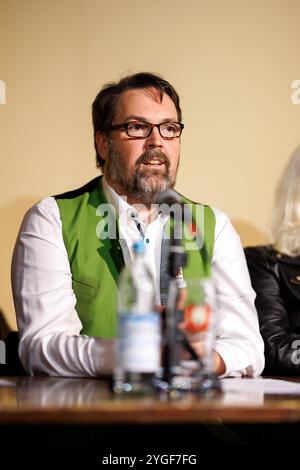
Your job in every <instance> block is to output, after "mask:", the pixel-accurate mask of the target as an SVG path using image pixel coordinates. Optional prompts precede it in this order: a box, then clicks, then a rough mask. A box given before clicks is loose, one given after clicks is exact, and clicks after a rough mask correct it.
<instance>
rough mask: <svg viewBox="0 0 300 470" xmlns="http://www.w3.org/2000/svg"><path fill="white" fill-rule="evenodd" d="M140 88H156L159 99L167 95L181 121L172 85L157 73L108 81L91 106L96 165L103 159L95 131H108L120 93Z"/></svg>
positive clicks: (177, 100) (137, 74) (99, 164)
mask: <svg viewBox="0 0 300 470" xmlns="http://www.w3.org/2000/svg"><path fill="white" fill-rule="evenodd" d="M141 88H144V89H145V88H155V90H157V92H158V94H159V96H160V100H161V101H162V99H163V94H164V93H166V94H167V95H169V97H170V98H171V100H172V101H173V103H174V105H175V108H176V111H177V116H178V121H179V122H181V118H182V113H181V109H180V104H179V96H178V94H177V92H176V90H175V89H174V88H173V86H172V85H171V84H170V83H169V82H167V81H166V80H164V79H163V78H162V77H160V76H159V75H155V74H153V73H147V72H141V73H136V74H134V75H128V76H127V77H124V78H122V80H120V81H119V82H118V83H116V82H113V83H108V84H107V85H105V86H104V87H103V88H102V90H101V91H100V92H99V93H98V95H97V96H96V98H95V100H94V102H93V106H92V116H93V126H94V145H95V149H96V163H97V167H98V168H101V167H103V165H104V163H105V161H104V160H103V159H102V158H101V155H99V153H98V151H97V147H96V138H95V137H96V133H97V132H99V131H100V132H105V133H107V134H108V133H109V128H110V127H111V125H112V122H113V120H114V117H115V113H116V108H117V104H118V100H119V97H120V95H121V93H123V92H124V91H126V90H134V89H141Z"/></svg>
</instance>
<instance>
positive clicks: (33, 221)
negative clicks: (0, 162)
mask: <svg viewBox="0 0 300 470" xmlns="http://www.w3.org/2000/svg"><path fill="white" fill-rule="evenodd" d="M103 188H104V192H105V194H106V197H107V199H108V201H109V202H110V203H112V204H114V206H115V208H116V213H117V215H118V217H119V235H120V239H123V240H125V242H126V243H125V245H124V244H122V243H121V246H122V250H123V255H124V260H125V263H129V262H130V260H131V256H132V252H131V246H132V243H133V242H134V241H136V240H137V239H138V238H139V237H141V236H142V235H144V239H145V240H146V241H147V240H148V243H147V257H148V260H149V264H150V266H151V269H152V271H153V274H154V276H155V282H156V287H157V292H158V296H159V273H160V257H161V240H162V234H163V228H164V224H165V222H166V219H165V218H164V217H163V216H161V215H158V216H157V217H156V218H155V219H154V220H153V221H152V222H151V223H150V224H148V225H145V224H143V223H142V222H141V221H140V220H139V215H138V213H137V211H135V210H134V209H133V208H132V206H130V205H129V204H127V202H125V201H124V200H122V198H120V197H119V196H118V195H117V194H116V193H115V191H113V189H112V188H110V187H109V186H108V185H107V183H106V182H105V181H104V184H103ZM213 210H214V213H215V216H216V228H215V245H214V253H213V258H212V277H213V280H214V282H215V285H216V286H217V295H218V305H219V322H218V323H219V324H218V337H217V341H216V345H215V349H216V351H217V352H218V353H219V354H220V355H221V357H222V358H223V360H224V363H225V366H226V372H225V374H224V375H225V376H242V375H250V376H252V375H253V376H256V375H259V374H260V373H261V372H262V370H263V367H264V354H263V341H262V338H261V336H260V333H259V327H258V318H257V313H256V310H255V307H254V298H255V294H254V291H253V289H252V287H251V284H250V278H249V273H248V270H247V265H246V261H245V257H244V252H243V248H242V245H241V242H240V239H239V236H238V235H237V233H236V231H235V230H234V228H233V226H232V225H231V223H230V221H229V219H228V217H227V216H226V215H225V214H224V213H222V212H220V211H219V210H217V209H213ZM132 214H134V216H133V215H132ZM138 223H140V224H141V226H139V228H138ZM124 246H127V249H125V248H124ZM128 249H129V251H128ZM12 289H13V296H14V303H15V309H16V315H17V322H18V328H19V334H20V345H19V353H20V357H21V361H22V363H23V365H24V367H25V369H26V370H27V372H28V373H29V374H30V375H52V376H69V377H71V376H78V377H80V376H82V377H84V376H99V375H102V374H107V373H110V372H111V370H112V365H113V364H112V356H113V355H112V350H113V340H107V339H103V338H99V337H89V336H86V335H81V334H80V331H81V330H82V323H81V321H80V319H79V317H78V314H77V311H76V297H75V294H74V291H73V289H72V273H71V270H70V264H69V261H68V254H67V250H66V247H65V245H64V240H63V235H62V221H61V218H60V212H59V209H58V206H57V203H56V201H55V199H54V198H53V197H47V198H45V199H43V200H41V201H40V202H39V203H37V204H36V205H34V206H33V207H32V208H31V209H30V210H29V211H28V212H27V213H26V215H25V217H24V220H23V222H22V225H21V228H20V231H19V234H18V238H17V242H16V246H15V250H14V255H13V262H12ZM157 300H158V301H159V297H158V299H157Z"/></svg>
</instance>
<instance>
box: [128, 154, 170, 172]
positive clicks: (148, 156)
mask: <svg viewBox="0 0 300 470" xmlns="http://www.w3.org/2000/svg"><path fill="white" fill-rule="evenodd" d="M153 159H156V160H159V161H160V162H161V163H164V164H165V166H166V169H167V170H168V169H169V168H170V160H169V159H168V157H167V155H166V154H165V153H164V152H162V151H161V150H158V149H154V150H146V152H144V153H142V155H141V156H140V157H139V158H138V159H137V161H136V162H135V165H136V167H139V166H140V165H142V164H143V163H148V162H149V161H150V160H153Z"/></svg>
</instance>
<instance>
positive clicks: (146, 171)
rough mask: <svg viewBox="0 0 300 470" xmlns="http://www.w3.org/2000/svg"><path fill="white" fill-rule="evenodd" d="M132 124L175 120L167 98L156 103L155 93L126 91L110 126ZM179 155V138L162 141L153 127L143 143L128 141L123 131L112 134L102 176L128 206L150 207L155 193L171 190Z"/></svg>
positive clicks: (140, 140) (152, 91)
mask: <svg viewBox="0 0 300 470" xmlns="http://www.w3.org/2000/svg"><path fill="white" fill-rule="evenodd" d="M135 120H138V121H145V122H149V123H152V124H160V123H161V122H166V121H173V122H174V121H175V122H177V121H178V117H177V111H176V108H175V105H174V103H173V101H172V100H171V98H170V97H169V96H168V95H167V94H164V95H163V99H162V101H161V102H160V98H159V95H158V94H157V92H156V90H155V89H138V90H128V91H126V92H124V93H123V94H122V95H121V96H120V99H119V102H118V106H117V112H116V116H115V119H114V121H113V123H112V125H116V124H121V123H126V122H129V121H135ZM179 153H180V140H179V138H174V139H171V140H166V139H164V138H163V137H161V135H160V133H159V130H158V128H157V127H154V128H153V129H152V132H151V134H150V136H149V137H146V138H143V139H137V138H133V137H129V136H128V135H127V134H126V132H125V130H123V129H122V130H116V131H112V132H111V139H110V141H109V149H108V153H107V158H106V162H105V165H104V175H105V177H106V178H107V180H108V183H109V184H111V186H112V187H113V188H114V189H115V190H116V191H117V192H118V194H120V195H126V196H127V197H128V200H129V202H131V203H132V202H142V203H144V204H150V203H151V202H153V201H154V198H155V195H156V194H157V193H158V192H160V191H162V190H164V189H167V188H170V187H173V186H174V184H175V180H176V174H177V168H178V163H179Z"/></svg>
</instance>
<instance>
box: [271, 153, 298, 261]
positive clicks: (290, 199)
mask: <svg viewBox="0 0 300 470" xmlns="http://www.w3.org/2000/svg"><path fill="white" fill-rule="evenodd" d="M269 232H270V235H271V239H272V243H273V245H274V247H275V248H276V249H277V250H278V251H280V252H282V253H285V254H287V255H290V256H297V255H299V254H300V146H299V147H297V148H296V150H295V151H294V152H293V154H292V156H291V158H290V160H289V162H288V164H287V166H286V167H285V170H284V172H283V174H282V176H281V178H280V180H279V182H278V185H277V188H276V193H275V204H274V210H273V214H272V218H271V223H270V229H269Z"/></svg>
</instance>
